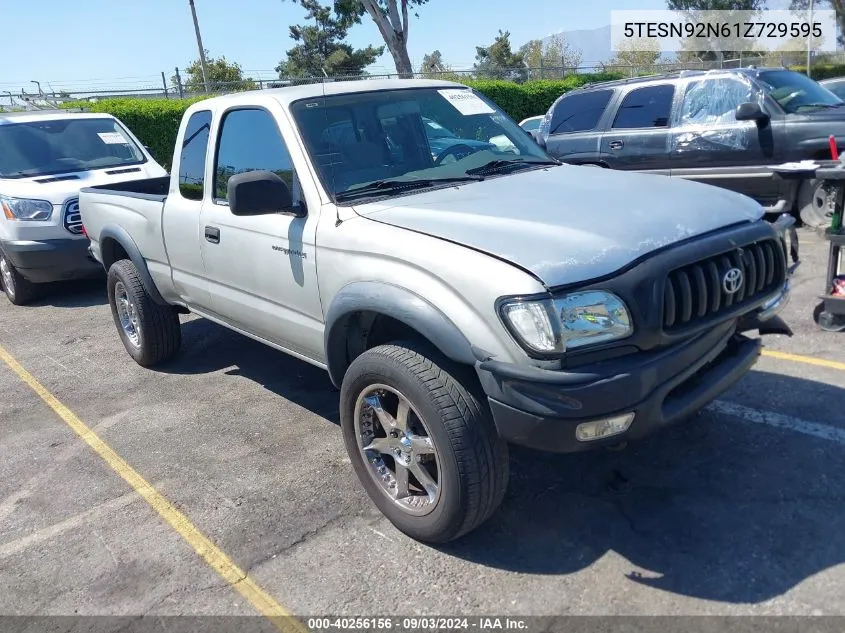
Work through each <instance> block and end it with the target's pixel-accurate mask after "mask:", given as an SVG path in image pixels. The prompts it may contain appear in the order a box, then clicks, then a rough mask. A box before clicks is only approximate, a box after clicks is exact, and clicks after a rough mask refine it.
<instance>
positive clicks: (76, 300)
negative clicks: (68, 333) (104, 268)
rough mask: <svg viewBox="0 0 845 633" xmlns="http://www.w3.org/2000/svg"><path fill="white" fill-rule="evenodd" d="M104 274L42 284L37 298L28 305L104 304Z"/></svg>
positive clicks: (106, 296)
mask: <svg viewBox="0 0 845 633" xmlns="http://www.w3.org/2000/svg"><path fill="white" fill-rule="evenodd" d="M107 303H108V295H107V294H106V281H105V276H104V277H103V278H102V279H84V280H80V281H62V282H56V283H51V284H44V287H43V288H40V294H39V295H38V298H36V299H34V300H33V301H32V302H31V303H30V304H29V305H30V306H34V307H39V306H51V307H54V308H90V307H92V306H100V305H106V304H107Z"/></svg>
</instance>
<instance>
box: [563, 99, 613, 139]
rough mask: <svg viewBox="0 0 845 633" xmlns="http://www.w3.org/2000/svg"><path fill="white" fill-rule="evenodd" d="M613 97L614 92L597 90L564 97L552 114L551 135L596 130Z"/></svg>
mask: <svg viewBox="0 0 845 633" xmlns="http://www.w3.org/2000/svg"><path fill="white" fill-rule="evenodd" d="M612 95H613V91H612V90H596V91H595V92H585V93H583V94H574V95H569V96H567V97H564V98H563V99H561V100H560V101H558V103H557V105H556V106H555V109H554V112H553V113H552V120H551V122H550V124H549V134H565V133H567V132H587V131H589V130H594V129H595V128H596V126H597V125H598V123H599V119H601V115H602V114H603V113H604V109H605V108H606V107H607V104H608V102H609V101H610V97H611V96H612Z"/></svg>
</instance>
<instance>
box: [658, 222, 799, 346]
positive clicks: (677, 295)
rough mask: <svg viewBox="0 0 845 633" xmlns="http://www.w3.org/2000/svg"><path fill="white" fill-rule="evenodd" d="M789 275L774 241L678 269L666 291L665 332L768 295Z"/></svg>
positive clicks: (780, 251)
mask: <svg viewBox="0 0 845 633" xmlns="http://www.w3.org/2000/svg"><path fill="white" fill-rule="evenodd" d="M785 276H786V258H785V256H784V251H783V246H782V245H779V244H778V242H777V241H775V240H771V239H767V240H762V241H759V242H754V243H752V244H748V245H747V246H743V247H742V248H736V249H734V250H731V251H728V252H726V253H722V254H720V255H716V256H713V257H708V258H707V259H703V260H700V261H697V262H695V263H693V264H689V265H687V266H684V267H682V268H677V269H675V270H673V271H672V272H670V273H669V275H668V277H667V279H666V285H665V287H664V290H663V329H664V330H665V331H672V330H677V329H681V328H684V327H687V326H690V325H693V324H695V323H696V322H697V321H699V320H701V319H709V318H711V317H715V316H718V315H719V314H720V313H722V312H725V311H726V310H728V309H730V308H731V307H732V306H736V305H737V304H739V303H742V302H745V301H750V300H754V299H757V298H760V297H761V296H763V295H768V294H770V293H772V292H774V291H775V290H777V288H778V287H779V286H780V285H781V284H782V283H783V280H784V278H785ZM731 291H733V292H731Z"/></svg>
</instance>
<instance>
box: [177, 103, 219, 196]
mask: <svg viewBox="0 0 845 633" xmlns="http://www.w3.org/2000/svg"><path fill="white" fill-rule="evenodd" d="M210 127H211V112H210V111H208V110H202V111H200V112H194V113H193V114H192V115H191V118H190V119H188V125H187V126H186V127H185V135H184V140H183V141H182V153H181V154H180V156H179V193H181V194H182V197H183V198H187V199H188V200H202V192H203V186H204V185H205V152H206V150H207V149H208V130H209V128H210Z"/></svg>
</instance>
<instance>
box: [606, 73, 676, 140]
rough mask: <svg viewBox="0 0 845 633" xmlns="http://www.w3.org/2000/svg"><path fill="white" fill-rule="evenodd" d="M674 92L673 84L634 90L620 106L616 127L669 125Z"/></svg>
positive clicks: (615, 122) (615, 121)
mask: <svg viewBox="0 0 845 633" xmlns="http://www.w3.org/2000/svg"><path fill="white" fill-rule="evenodd" d="M674 94H675V87H674V86H672V85H671V84H664V85H661V86H646V87H645V88H636V89H635V90H632V91H631V92H629V93H628V94H627V95H625V98H624V99H623V100H622V105H620V106H619V112H617V113H616V119H615V120H614V121H613V127H614V129H620V128H623V129H624V128H648V127H668V125H669V116H670V115H671V114H672V97H673V96H674Z"/></svg>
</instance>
